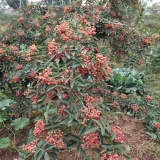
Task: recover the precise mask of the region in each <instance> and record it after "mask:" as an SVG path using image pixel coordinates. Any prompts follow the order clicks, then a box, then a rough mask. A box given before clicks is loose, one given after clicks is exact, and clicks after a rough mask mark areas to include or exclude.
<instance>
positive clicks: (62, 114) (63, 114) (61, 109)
mask: <svg viewBox="0 0 160 160" xmlns="http://www.w3.org/2000/svg"><path fill="white" fill-rule="evenodd" d="M66 108H68V106H65V105H62V106H61V107H60V109H59V110H58V114H59V115H60V116H65V115H66V111H65V109H66Z"/></svg>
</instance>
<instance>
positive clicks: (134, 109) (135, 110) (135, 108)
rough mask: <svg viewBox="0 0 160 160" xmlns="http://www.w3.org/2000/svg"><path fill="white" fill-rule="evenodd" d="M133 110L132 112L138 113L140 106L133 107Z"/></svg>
mask: <svg viewBox="0 0 160 160" xmlns="http://www.w3.org/2000/svg"><path fill="white" fill-rule="evenodd" d="M131 108H132V110H133V111H134V112H137V111H138V109H139V106H138V105H137V104H135V105H133V106H132V107H131Z"/></svg>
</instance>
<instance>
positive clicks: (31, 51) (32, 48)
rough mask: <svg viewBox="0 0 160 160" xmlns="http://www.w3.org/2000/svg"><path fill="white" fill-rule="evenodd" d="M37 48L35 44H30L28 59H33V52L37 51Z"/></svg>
mask: <svg viewBox="0 0 160 160" xmlns="http://www.w3.org/2000/svg"><path fill="white" fill-rule="evenodd" d="M36 50H37V48H36V46H35V45H32V46H29V51H28V53H27V55H26V61H28V62H29V61H30V60H31V55H33V52H35V51H36Z"/></svg>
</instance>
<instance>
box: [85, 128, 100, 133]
mask: <svg viewBox="0 0 160 160" xmlns="http://www.w3.org/2000/svg"><path fill="white" fill-rule="evenodd" d="M97 129H98V127H95V126H93V127H89V128H86V129H85V130H84V133H83V134H88V133H91V132H92V131H94V130H97Z"/></svg>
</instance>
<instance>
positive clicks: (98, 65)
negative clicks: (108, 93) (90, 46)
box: [78, 50, 112, 81]
mask: <svg viewBox="0 0 160 160" xmlns="http://www.w3.org/2000/svg"><path fill="white" fill-rule="evenodd" d="M87 51H88V50H86V51H83V52H82V56H81V58H82V60H83V61H84V63H85V65H86V66H87V67H85V68H82V67H79V68H78V69H79V72H78V73H79V74H81V75H82V76H84V75H85V73H89V74H90V75H92V76H93V77H94V78H95V79H96V81H97V80H98V79H105V80H108V79H109V77H108V75H107V74H109V75H110V74H112V69H111V68H110V67H109V65H108V60H107V58H106V57H104V56H103V55H100V54H96V62H95V63H94V64H93V63H92V62H91V58H90V57H89V56H87V55H85V52H87Z"/></svg>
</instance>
